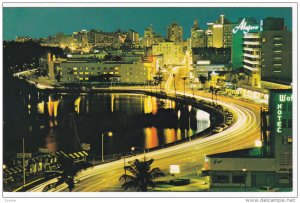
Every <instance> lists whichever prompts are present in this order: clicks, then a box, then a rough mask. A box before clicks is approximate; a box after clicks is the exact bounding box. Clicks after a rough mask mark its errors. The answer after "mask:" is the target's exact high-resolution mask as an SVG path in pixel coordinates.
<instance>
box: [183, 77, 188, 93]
mask: <svg viewBox="0 0 300 203" xmlns="http://www.w3.org/2000/svg"><path fill="white" fill-rule="evenodd" d="M188 78H189V77H188V76H184V77H182V78H181V79H182V80H183V95H184V96H185V81H186V79H188Z"/></svg>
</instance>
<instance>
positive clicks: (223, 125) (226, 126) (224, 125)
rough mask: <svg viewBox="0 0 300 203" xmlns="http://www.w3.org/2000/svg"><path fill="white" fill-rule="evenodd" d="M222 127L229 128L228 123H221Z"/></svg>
mask: <svg viewBox="0 0 300 203" xmlns="http://www.w3.org/2000/svg"><path fill="white" fill-rule="evenodd" d="M220 127H222V128H223V129H224V130H225V129H227V128H228V125H226V124H225V123H223V124H221V125H220Z"/></svg>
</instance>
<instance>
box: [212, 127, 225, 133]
mask: <svg viewBox="0 0 300 203" xmlns="http://www.w3.org/2000/svg"><path fill="white" fill-rule="evenodd" d="M222 131H223V128H222V127H215V128H214V129H213V132H214V133H219V132H222Z"/></svg>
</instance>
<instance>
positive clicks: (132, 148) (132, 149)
mask: <svg viewBox="0 0 300 203" xmlns="http://www.w3.org/2000/svg"><path fill="white" fill-rule="evenodd" d="M135 149H139V150H141V151H143V152H144V162H145V161H146V150H145V149H142V148H140V147H136V146H133V147H131V151H134V150H135Z"/></svg>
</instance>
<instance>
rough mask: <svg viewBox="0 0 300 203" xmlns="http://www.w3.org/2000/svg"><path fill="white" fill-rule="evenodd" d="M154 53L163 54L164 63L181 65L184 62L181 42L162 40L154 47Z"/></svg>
mask: <svg viewBox="0 0 300 203" xmlns="http://www.w3.org/2000/svg"><path fill="white" fill-rule="evenodd" d="M152 54H153V55H163V65H178V64H179V65H180V64H182V62H183V57H184V54H183V46H182V43H181V42H161V43H159V44H157V45H153V47H152Z"/></svg>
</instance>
